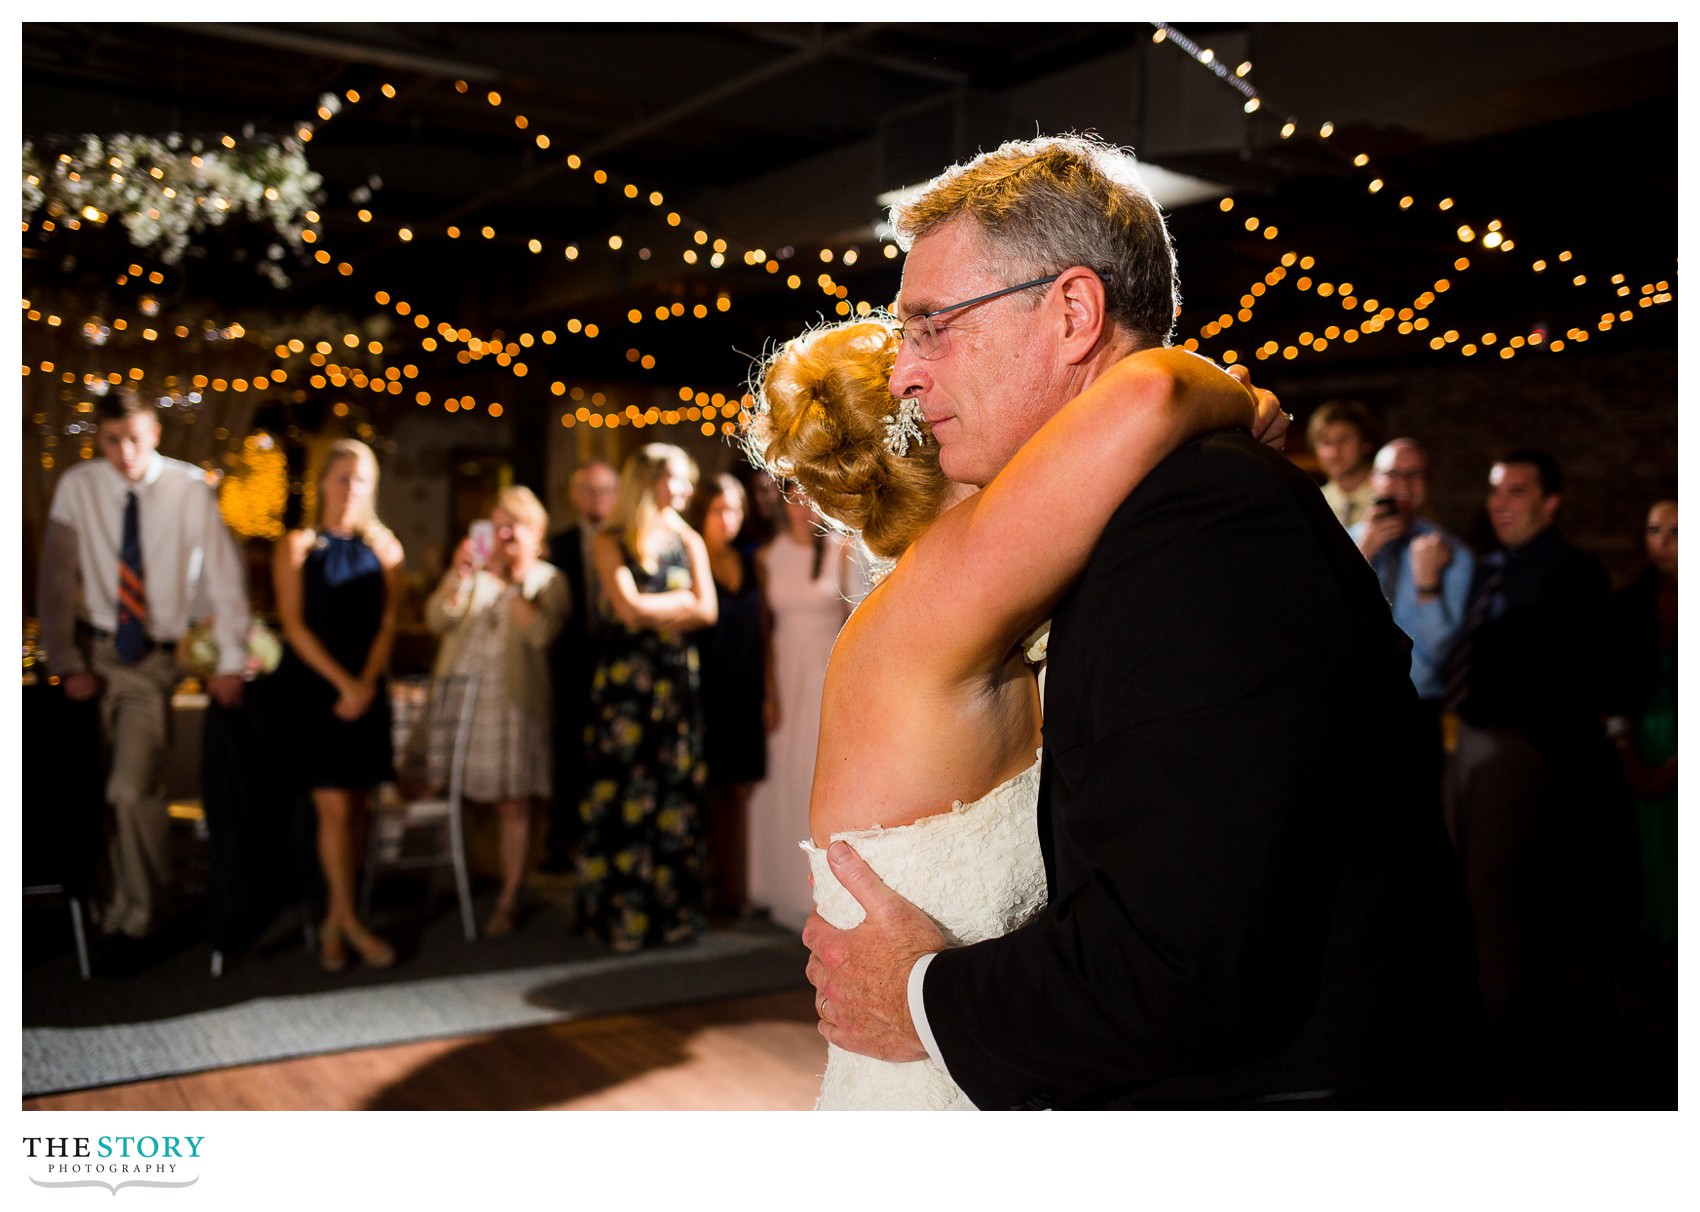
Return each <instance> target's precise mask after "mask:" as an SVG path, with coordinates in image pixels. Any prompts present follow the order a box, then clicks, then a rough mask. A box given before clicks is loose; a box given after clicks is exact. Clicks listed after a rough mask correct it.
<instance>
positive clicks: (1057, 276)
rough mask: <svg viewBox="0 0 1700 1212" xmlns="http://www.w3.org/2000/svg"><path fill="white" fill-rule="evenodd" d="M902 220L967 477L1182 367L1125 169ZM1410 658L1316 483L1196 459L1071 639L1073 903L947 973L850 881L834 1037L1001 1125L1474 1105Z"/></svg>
mask: <svg viewBox="0 0 1700 1212" xmlns="http://www.w3.org/2000/svg"><path fill="white" fill-rule="evenodd" d="M892 219H893V226H894V227H895V229H896V231H897V233H898V239H899V242H900V243H901V244H903V245H904V246H905V247H907V248H908V250H909V255H908V260H907V262H906V263H905V265H904V270H903V284H902V288H901V290H900V291H899V293H898V298H897V302H896V305H895V311H896V314H897V316H898V318H899V319H900V321H901V323H902V326H903V332H904V341H903V343H902V345H901V346H900V347H899V350H898V353H897V358H896V363H895V367H894V369H893V373H892V378H891V389H892V394H893V395H895V396H897V397H898V398H899V399H900V400H901V401H902V402H903V403H904V405H905V406H906V407H907V409H908V410H909V412H910V413H911V414H914V413H918V414H919V415H920V416H921V417H924V418H925V420H926V421H927V423H928V425H929V426H930V427H931V434H932V437H933V438H934V439H936V441H937V443H938V450H939V462H940V465H941V466H942V467H943V469H944V471H945V473H946V474H947V475H948V476H950V478H951V479H953V480H956V481H958V482H960V483H963V484H970V485H980V486H984V485H986V484H988V483H990V482H991V481H992V480H993V479H994V477H996V476H997V474H998V472H999V471H1000V470H1001V469H1002V468H1003V466H1004V465H1005V464H1006V463H1007V462H1008V461H1009V459H1010V458H1011V457H1012V456H1013V455H1014V454H1015V452H1016V451H1017V450H1019V449H1020V448H1021V446H1022V445H1023V444H1024V443H1025V442H1026V441H1027V440H1028V439H1029V438H1030V437H1032V436H1033V434H1034V433H1035V432H1036V431H1037V430H1038V429H1039V428H1040V426H1042V425H1043V424H1044V422H1045V421H1046V420H1047V419H1049V418H1050V417H1051V416H1053V415H1055V414H1056V413H1057V412H1058V411H1059V410H1061V409H1063V408H1065V407H1066V406H1067V404H1068V402H1069V401H1070V400H1071V399H1073V398H1074V397H1075V396H1076V395H1078V394H1079V393H1080V392H1081V391H1082V390H1083V389H1085V388H1086V387H1087V386H1088V385H1089V384H1091V383H1092V382H1093V381H1094V380H1095V379H1096V378H1098V377H1099V376H1100V375H1101V374H1103V373H1104V371H1105V370H1106V368H1107V367H1109V366H1111V365H1112V364H1113V363H1115V362H1116V361H1118V360H1119V359H1121V358H1122V357H1124V356H1126V355H1127V354H1129V353H1131V352H1134V351H1136V350H1140V349H1144V348H1149V347H1152V346H1156V345H1162V344H1166V343H1167V342H1168V340H1169V337H1170V333H1171V330H1172V328H1173V326H1174V318H1175V313H1176V307H1177V291H1176V282H1175V265H1174V257H1173V253H1172V251H1171V248H1170V245H1169V238H1168V232H1167V230H1166V228H1165V227H1164V224H1163V219H1162V216H1161V214H1160V212H1159V211H1158V209H1157V207H1156V205H1155V203H1153V201H1152V200H1151V198H1150V197H1149V195H1147V194H1146V193H1145V191H1144V189H1143V188H1142V187H1141V186H1140V185H1139V183H1138V179H1137V174H1136V171H1135V166H1134V163H1133V160H1132V157H1131V156H1129V155H1127V154H1125V153H1123V152H1121V151H1119V150H1118V149H1114V148H1111V147H1108V146H1105V145H1103V144H1101V143H1098V142H1095V141H1092V140H1088V139H1081V138H1049V139H1037V140H1033V141H1030V142H1019V143H1009V144H1005V145H1004V146H1002V147H1000V148H998V149H996V150H994V151H992V152H988V153H985V154H983V155H981V156H980V157H978V158H976V159H975V160H973V161H971V162H969V163H967V164H964V165H959V166H957V167H955V168H952V169H950V170H947V171H946V172H945V173H944V174H943V175H941V176H940V177H939V178H937V179H936V180H935V181H933V182H932V183H931V184H929V185H928V186H927V187H926V188H925V189H924V190H923V191H922V193H921V195H920V196H919V197H917V198H915V199H914V200H912V201H909V202H905V203H902V204H900V205H898V206H897V207H895V208H894V210H893V215H892ZM896 423H897V424H899V425H901V424H903V423H904V412H903V411H902V410H900V411H899V413H897V414H896ZM968 574H969V575H971V574H972V570H969V572H968ZM1409 660H1410V658H1409V648H1408V645H1407V643H1406V641H1405V640H1404V637H1403V636H1401V635H1400V634H1399V632H1398V630H1397V629H1396V628H1395V627H1394V626H1393V622H1392V619H1391V618H1390V617H1389V613H1388V608H1387V604H1386V603H1385V602H1384V601H1383V600H1382V596H1381V592H1380V588H1379V586H1378V585H1377V584H1376V582H1375V578H1374V577H1373V576H1372V575H1370V573H1369V570H1368V569H1367V568H1366V567H1365V565H1364V562H1363V560H1362V558H1361V557H1360V556H1359V555H1358V553H1357V551H1356V550H1355V549H1354V548H1353V546H1352V544H1351V542H1350V540H1349V539H1347V537H1346V534H1345V531H1344V530H1343V529H1342V528H1341V527H1340V526H1339V524H1338V522H1336V521H1335V519H1334V517H1333V515H1332V514H1331V513H1330V512H1329V511H1328V509H1327V507H1326V506H1325V505H1324V504H1323V501H1322V499H1321V497H1320V495H1319V494H1318V492H1317V490H1316V488H1315V486H1314V485H1313V484H1312V483H1311V482H1310V480H1309V479H1308V478H1307V477H1306V476H1305V475H1304V474H1303V473H1302V472H1300V471H1299V470H1298V469H1297V468H1295V467H1293V466H1292V465H1291V464H1290V463H1288V462H1287V461H1286V460H1284V459H1283V458H1281V457H1280V456H1279V455H1278V454H1276V453H1275V452H1273V451H1272V450H1270V449H1268V448H1267V447H1265V446H1263V445H1260V444H1259V443H1258V442H1256V441H1254V440H1253V439H1252V438H1251V436H1250V435H1249V434H1247V433H1246V432H1244V431H1240V430H1236V431H1220V432H1217V433H1214V434H1208V435H1205V436H1204V437H1202V438H1198V439H1195V440H1193V441H1191V442H1189V443H1187V444H1186V445H1184V446H1182V447H1181V448H1180V450H1178V451H1177V452H1176V453H1174V454H1173V455H1171V456H1170V457H1169V458H1168V459H1166V460H1165V461H1164V462H1163V463H1162V464H1160V465H1159V466H1158V467H1157V468H1156V469H1155V470H1154V471H1153V472H1152V473H1151V474H1150V476H1149V477H1147V479H1146V480H1145V481H1144V482H1143V483H1142V484H1141V485H1140V486H1139V487H1138V488H1137V489H1136V490H1135V491H1134V492H1133V494H1132V495H1131V496H1130V497H1129V498H1128V499H1127V501H1126V502H1125V503H1124V504H1123V506H1122V507H1121V509H1120V511H1119V512H1118V513H1117V515H1116V516H1115V518H1114V519H1113V520H1112V521H1111V523H1110V525H1109V527H1108V529H1107V530H1106V531H1105V533H1104V535H1103V536H1102V537H1101V539H1100V540H1099V543H1098V545H1097V547H1096V548H1095V549H1094V554H1093V556H1092V558H1091V561H1090V562H1089V563H1088V565H1087V569H1086V571H1085V573H1084V574H1083V576H1082V577H1081V579H1080V580H1079V582H1077V584H1076V585H1075V587H1074V588H1073V590H1072V591H1070V593H1069V594H1068V595H1067V596H1065V597H1064V599H1063V601H1062V603H1061V604H1060V605H1059V607H1058V609H1057V611H1056V614H1055V617H1054V619H1053V623H1052V630H1051V635H1050V641H1049V671H1048V674H1047V680H1048V687H1047V696H1048V697H1047V702H1046V719H1045V752H1044V767H1043V769H1044V773H1043V786H1042V789H1041V793H1040V804H1039V808H1038V813H1039V820H1038V828H1039V833H1040V837H1041V840H1042V845H1043V850H1044V856H1045V865H1046V875H1047V883H1048V887H1049V903H1048V906H1047V907H1046V908H1045V909H1044V910H1043V911H1041V912H1040V913H1039V915H1038V916H1037V917H1036V918H1034V919H1033V920H1031V921H1030V922H1029V923H1028V924H1026V925H1024V926H1022V927H1021V928H1020V929H1018V930H1016V931H1014V932H1013V933H1011V934H1007V935H1005V936H1003V937H1001V938H993V939H987V940H983V941H980V942H976V943H973V944H971V945H967V946H945V947H943V949H942V950H941V949H940V948H941V942H940V938H939V934H938V931H937V929H936V928H935V927H934V926H933V925H932V923H931V921H930V920H929V919H927V918H925V916H924V915H922V914H920V913H919V911H918V910H916V909H914V907H913V906H911V905H909V904H908V902H906V901H904V900H903V899H902V898H900V897H898V896H897V895H896V894H895V893H893V892H891V891H890V890H889V889H887V888H886V887H885V886H884V885H883V884H881V883H880V881H879V879H878V877H877V876H876V875H874V873H873V872H872V870H871V869H869V868H868V867H867V866H866V865H865V864H863V863H862V862H861V861H860V860H859V859H858V858H856V857H855V856H854V855H853V854H852V855H848V856H845V855H839V856H838V857H836V858H835V859H834V860H833V863H834V865H833V871H834V874H835V875H836V876H837V877H838V879H839V880H840V881H841V882H842V883H843V884H844V885H845V886H846V887H847V888H849V889H850V890H851V892H852V894H853V895H855V896H856V898H857V899H858V900H859V901H860V902H861V904H862V905H863V906H864V908H865V909H866V912H867V916H866V918H865V920H864V921H863V922H862V924H861V925H859V926H857V927H855V928H853V929H848V930H838V929H834V928H833V927H831V926H830V925H828V923H827V922H826V921H825V920H824V919H823V918H821V917H819V916H818V915H816V916H814V917H811V918H810V920H809V923H808V926H807V927H806V929H805V931H804V936H803V937H804V941H805V942H806V943H807V944H808V945H809V947H810V950H811V952H812V955H811V958H810V961H809V966H808V972H809V977H810V980H811V981H812V982H813V983H814V984H815V985H816V987H817V988H818V989H819V990H820V991H821V996H820V998H819V999H817V1000H818V1001H819V1002H824V1003H826V1004H829V1005H830V1006H831V1007H832V1015H831V1018H830V1020H826V1021H824V1022H823V1027H822V1032H823V1034H825V1035H826V1038H827V1039H828V1040H829V1041H830V1042H832V1043H834V1044H837V1045H839V1046H841V1047H844V1048H848V1049H850V1050H851V1051H855V1052H861V1053H864V1054H867V1055H871V1056H877V1057H882V1058H884V1059H887V1060H894V1061H902V1060H915V1059H919V1058H921V1057H923V1056H929V1055H930V1056H931V1057H932V1058H933V1059H934V1060H936V1061H937V1062H938V1063H939V1064H941V1065H942V1066H943V1067H944V1068H945V1069H946V1070H947V1071H948V1073H949V1075H950V1077H951V1078H952V1079H953V1080H954V1081H955V1082H956V1083H957V1084H958V1085H959V1086H960V1087H961V1088H962V1089H963V1090H964V1091H966V1092H967V1094H968V1095H969V1097H970V1098H971V1099H972V1100H973V1101H974V1102H975V1104H976V1105H978V1106H981V1107H987V1108H992V1107H1033V1108H1037V1107H1136V1106H1319V1105H1389V1104H1391V1105H1420V1104H1457V1103H1464V1102H1471V1101H1473V1100H1474V1096H1473V1095H1472V1094H1471V1093H1470V1086H1469V1081H1468V1077H1467V1075H1466V1074H1463V1073H1461V1072H1460V1069H1461V1067H1462V1066H1463V1064H1464V1063H1465V1062H1467V1059H1468V1057H1467V1050H1466V1043H1465V1040H1466V1036H1467V1033H1468V1030H1469V1026H1470V1023H1471V1015H1472V1012H1473V1010H1474V996H1473V988H1472V986H1471V984H1470V959H1469V951H1468V937H1467V934H1466V933H1465V931H1466V930H1467V923H1466V919H1465V916H1464V911H1463V904H1462V898H1461V893H1460V890H1459V888H1458V886H1457V882H1456V877H1455V875H1454V874H1453V872H1452V867H1451V862H1450V856H1449V854H1448V851H1447V844H1446V838H1445V834H1444V831H1443V829H1442V826H1441V821H1440V817H1439V813H1438V812H1437V811H1435V810H1434V805H1433V804H1432V803H1430V802H1429V801H1428V800H1427V799H1426V798H1425V797H1422V796H1421V795H1420V794H1418V793H1416V792H1415V791H1414V789H1413V784H1414V782H1415V780H1414V778H1413V777H1412V771H1413V769H1414V762H1415V757H1414V754H1413V753H1412V750H1411V747H1410V740H1411V734H1412V727H1411V722H1412V719H1413V718H1414V716H1415V714H1416V710H1417V708H1416V702H1415V696H1414V695H1413V693H1412V690H1411V683H1410V678H1409Z"/></svg>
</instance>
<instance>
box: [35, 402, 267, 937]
mask: <svg viewBox="0 0 1700 1212" xmlns="http://www.w3.org/2000/svg"><path fill="white" fill-rule="evenodd" d="M95 417H96V420H97V424H98V428H97V429H96V441H97V443H98V444H99V447H100V453H101V455H102V456H103V457H102V458H101V459H99V460H91V461H90V462H88V463H84V464H82V465H80V466H77V467H72V468H70V469H69V470H67V471H66V472H65V474H64V475H62V476H60V477H59V483H58V484H57V485H56V486H55V488H54V493H53V503H52V505H51V507H50V508H49V510H48V518H47V533H46V536H45V539H44V541H43V543H42V553H41V575H40V579H39V582H40V592H39V601H38V604H37V605H38V613H39V615H40V616H41V639H42V644H43V646H44V647H45V648H46V650H47V659H48V664H49V667H50V668H51V669H52V671H53V673H54V675H55V676H56V677H57V678H58V680H59V684H60V686H61V687H62V688H63V689H64V691H65V695H66V697H67V698H70V699H72V700H74V701H86V700H89V699H92V698H95V697H96V696H99V698H100V718H101V734H102V735H101V740H102V743H103V749H104V754H105V758H106V761H107V780H106V799H107V802H108V803H109V804H110V805H111V808H112V822H111V825H110V828H109V833H108V848H107V864H108V867H109V875H110V879H111V884H110V893H109V897H108V899H106V901H105V903H104V904H102V905H101V906H99V908H98V910H97V916H98V918H99V922H100V927H101V930H102V932H103V933H105V934H107V935H111V936H120V935H122V936H125V937H127V938H129V939H140V938H143V937H145V936H146V935H147V934H148V933H149V932H151V931H152V930H153V928H154V927H155V926H157V925H158V924H159V917H160V910H161V908H162V907H163V906H162V902H163V899H164V894H165V891H166V889H167V887H168V886H169V883H170V877H171V851H170V821H169V818H168V816H167V812H166V801H165V795H164V789H163V786H162V765H163V758H164V753H165V745H166V739H167V725H168V721H169V719H170V710H171V691H172V688H173V687H174V686H175V685H176V682H177V679H178V674H179V670H178V666H177V656H176V649H177V643H178V641H179V640H180V639H181V638H182V636H183V633H184V632H185V631H187V630H188V628H189V625H190V623H191V622H193V621H194V619H193V618H192V617H191V612H192V611H193V609H194V607H195V604H196V603H197V602H198V601H200V602H206V603H210V606H211V609H212V611H213V613H214V617H215V623H214V627H215V632H216V635H217V638H218V650H219V655H218V668H217V671H216V673H215V676H214V677H212V678H211V680H210V681H209V682H208V685H207V690H208V692H209V693H210V694H211V695H212V696H213V697H214V698H215V699H216V700H218V702H219V703H220V704H221V705H223V706H225V707H236V706H239V705H240V704H241V702H242V667H243V662H244V659H245V657H246V648H247V634H248V594H247V589H246V586H245V578H244V572H243V566H242V560H241V557H240V554H239V553H238V551H237V547H236V543H235V540H234V539H233V538H232V537H231V534H230V532H229V530H227V529H226V528H225V525H224V520H223V518H222V517H220V515H219V511H218V498H217V496H216V495H215V494H214V492H213V490H212V488H211V487H210V486H209V485H208V484H207V480H206V474H205V473H204V472H203V471H202V470H201V469H200V468H199V467H196V466H194V465H193V464H190V463H184V462H182V461H180V460H177V459H168V458H165V457H163V456H162V455H160V454H159V453H158V449H157V448H158V446H159V438H160V423H159V416H158V414H157V413H156V412H155V410H154V407H153V405H152V404H151V403H149V402H146V401H143V400H140V399H138V398H137V397H136V396H135V395H133V394H132V393H130V392H128V391H122V392H113V393H111V394H110V395H107V396H104V397H102V398H100V399H99V400H98V401H97V403H96V405H95Z"/></svg>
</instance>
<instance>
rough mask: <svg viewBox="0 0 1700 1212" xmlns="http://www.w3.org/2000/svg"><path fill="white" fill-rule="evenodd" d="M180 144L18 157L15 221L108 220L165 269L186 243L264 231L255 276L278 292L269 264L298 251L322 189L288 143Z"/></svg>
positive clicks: (283, 280) (116, 141) (301, 153)
mask: <svg viewBox="0 0 1700 1212" xmlns="http://www.w3.org/2000/svg"><path fill="white" fill-rule="evenodd" d="M183 143H184V140H183V136H181V135H176V134H173V135H170V136H168V137H167V138H166V139H165V140H164V141H163V142H162V141H160V140H158V139H153V138H149V137H148V136H146V135H131V134H117V135H109V136H107V137H106V138H104V139H103V138H101V137H100V136H99V135H92V134H86V135H84V136H82V138H81V140H79V141H78V142H77V143H76V144H75V145H74V146H72V147H70V148H68V149H66V150H64V151H62V152H60V153H59V154H58V155H57V156H49V155H48V154H47V153H44V152H41V151H38V150H37V149H36V148H35V146H34V145H32V144H30V143H25V144H24V151H23V217H24V221H25V222H29V221H30V220H31V219H32V218H33V217H34V216H35V215H36V214H37V213H38V212H43V211H44V212H45V213H46V214H47V216H48V217H49V218H53V219H58V218H60V217H61V216H66V215H69V216H74V217H75V218H76V219H77V220H78V221H79V222H89V223H96V224H99V223H105V222H107V221H108V220H110V219H114V218H115V219H117V220H118V222H119V223H120V224H121V225H122V226H123V228H124V232H125V234H126V235H127V236H128V237H129V239H130V243H132V244H134V245H135V246H136V247H137V248H147V249H157V250H158V253H159V258H160V260H161V261H163V262H164V263H165V264H167V265H175V264H176V263H177V262H178V261H179V260H181V259H182V257H183V253H184V251H185V250H186V249H187V248H188V246H189V243H190V239H191V237H192V236H193V235H195V233H197V232H202V231H205V230H207V229H208V228H212V227H221V226H223V225H224V223H225V222H226V221H227V220H229V219H230V218H231V217H233V216H239V217H245V218H247V219H249V220H252V221H255V222H266V223H270V224H271V226H272V228H273V230H274V231H276V232H277V234H278V236H279V238H280V240H281V241H282V243H281V244H276V243H274V244H273V245H272V246H271V247H272V249H276V250H277V251H276V252H275V253H273V252H272V251H271V250H270V249H268V251H267V255H266V257H265V258H264V259H263V260H261V261H260V263H259V264H260V272H261V273H263V274H265V275H266V276H267V277H268V278H270V279H271V280H272V282H273V284H274V285H279V286H281V285H287V283H288V278H287V276H285V275H284V273H283V270H282V267H281V266H280V265H278V261H279V260H281V258H282V256H283V249H284V246H286V245H287V246H289V247H293V248H296V249H299V248H300V247H301V231H302V229H303V228H304V227H306V226H307V225H308V219H307V211H308V210H309V209H311V205H312V200H313V195H314V194H315V193H316V192H317V191H318V189H319V187H320V186H321V185H322V184H323V179H322V178H321V177H320V176H319V174H318V173H315V172H313V171H312V169H311V168H310V167H309V166H308V164H307V155H306V152H305V150H304V149H303V146H302V144H301V143H300V142H299V141H298V140H296V139H294V138H284V139H282V140H280V141H278V142H276V143H270V142H255V141H250V142H247V143H239V144H237V145H236V146H235V147H234V148H231V147H222V146H221V147H219V148H217V149H215V150H204V149H203V148H202V146H201V143H200V141H199V140H190V141H189V145H188V147H187V149H184V148H183Z"/></svg>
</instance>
